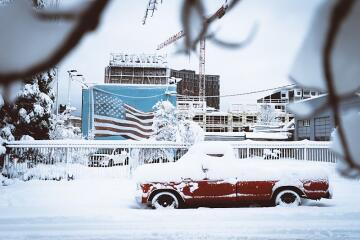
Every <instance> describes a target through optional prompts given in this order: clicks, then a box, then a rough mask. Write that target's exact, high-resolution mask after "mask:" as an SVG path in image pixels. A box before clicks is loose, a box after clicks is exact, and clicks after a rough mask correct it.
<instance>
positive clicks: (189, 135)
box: [153, 101, 204, 145]
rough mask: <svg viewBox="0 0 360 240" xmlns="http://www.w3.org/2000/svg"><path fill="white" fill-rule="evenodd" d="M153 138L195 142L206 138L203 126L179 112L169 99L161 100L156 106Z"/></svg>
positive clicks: (187, 142) (188, 142)
mask: <svg viewBox="0 0 360 240" xmlns="http://www.w3.org/2000/svg"><path fill="white" fill-rule="evenodd" d="M153 109H154V121H153V131H154V135H153V138H154V139H155V140H157V141H172V142H182V143H186V144H190V145H192V144H194V143H195V142H198V141H202V140H204V132H203V130H202V128H201V127H200V126H199V125H198V124H197V123H195V122H193V121H191V120H187V119H186V118H185V117H184V116H182V115H181V114H179V113H178V111H177V110H176V108H175V107H174V106H173V105H172V104H171V102H169V101H160V102H158V103H157V104H156V105H155V106H154V108H153Z"/></svg>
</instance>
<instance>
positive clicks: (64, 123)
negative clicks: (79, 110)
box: [50, 106, 81, 139]
mask: <svg viewBox="0 0 360 240" xmlns="http://www.w3.org/2000/svg"><path fill="white" fill-rule="evenodd" d="M73 110H75V108H71V107H68V106H67V107H66V109H65V111H63V112H62V113H60V114H59V115H55V114H54V115H53V117H52V119H51V121H52V127H51V128H52V129H51V131H50V139H80V138H81V136H80V128H78V127H74V126H73V125H72V124H71V122H70V116H71V112H72V111H73Z"/></svg>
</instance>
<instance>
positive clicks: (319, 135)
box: [314, 117, 332, 141]
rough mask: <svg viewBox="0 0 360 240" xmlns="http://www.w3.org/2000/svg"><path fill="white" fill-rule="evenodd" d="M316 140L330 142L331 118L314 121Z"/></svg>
mask: <svg viewBox="0 0 360 240" xmlns="http://www.w3.org/2000/svg"><path fill="white" fill-rule="evenodd" d="M314 125H315V140H316V141H329V140H330V136H331V131H332V127H331V125H330V117H319V118H315V119H314Z"/></svg>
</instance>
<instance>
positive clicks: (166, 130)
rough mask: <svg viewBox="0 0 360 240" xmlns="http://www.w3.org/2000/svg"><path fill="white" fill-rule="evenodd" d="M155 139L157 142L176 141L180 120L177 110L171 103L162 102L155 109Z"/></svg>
mask: <svg viewBox="0 0 360 240" xmlns="http://www.w3.org/2000/svg"><path fill="white" fill-rule="evenodd" d="M153 110H154V120H153V125H152V128H153V131H154V135H153V138H154V139H155V140H157V141H173V142H175V141H176V133H177V128H178V124H179V120H178V118H177V114H176V108H175V107H174V106H173V105H172V104H171V102H169V101H160V102H157V103H156V104H155V106H154V107H153Z"/></svg>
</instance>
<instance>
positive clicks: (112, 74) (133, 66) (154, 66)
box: [105, 53, 170, 84]
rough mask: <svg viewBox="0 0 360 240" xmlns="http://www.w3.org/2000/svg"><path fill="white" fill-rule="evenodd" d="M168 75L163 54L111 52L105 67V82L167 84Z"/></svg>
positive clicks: (168, 71)
mask: <svg viewBox="0 0 360 240" xmlns="http://www.w3.org/2000/svg"><path fill="white" fill-rule="evenodd" d="M169 77H170V69H169V68H168V67H167V61H166V56H164V55H156V54H123V53H120V54H115V53H112V54H111V55H110V61H109V65H108V66H107V67H106V68H105V83H116V84H167V80H168V78H169Z"/></svg>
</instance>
